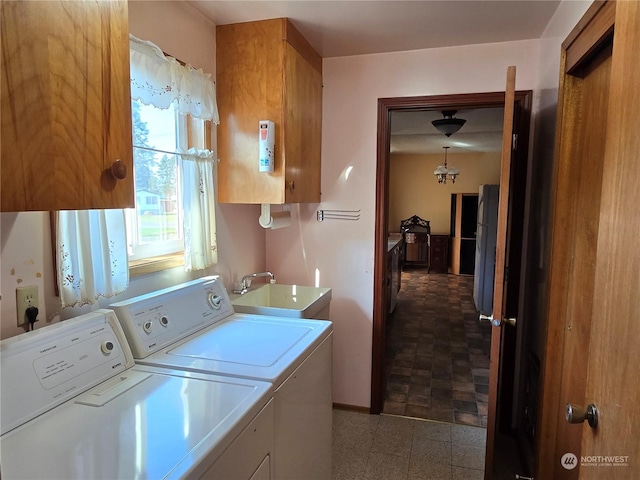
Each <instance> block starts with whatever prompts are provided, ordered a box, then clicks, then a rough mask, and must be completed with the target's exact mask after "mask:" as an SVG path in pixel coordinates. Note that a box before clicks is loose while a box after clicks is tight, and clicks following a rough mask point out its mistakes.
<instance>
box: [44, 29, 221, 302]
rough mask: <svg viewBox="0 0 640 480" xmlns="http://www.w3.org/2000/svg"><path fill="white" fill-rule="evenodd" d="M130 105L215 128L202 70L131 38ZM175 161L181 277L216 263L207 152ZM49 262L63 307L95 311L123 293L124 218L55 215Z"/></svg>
mask: <svg viewBox="0 0 640 480" xmlns="http://www.w3.org/2000/svg"><path fill="white" fill-rule="evenodd" d="M130 53H131V97H132V99H136V100H141V101H142V102H143V103H145V104H147V105H154V106H156V107H158V108H168V107H169V105H171V103H173V102H176V104H177V105H178V108H179V111H180V113H182V114H189V115H191V116H192V117H194V118H198V119H201V120H211V121H213V122H214V123H219V117H218V107H217V105H216V92H215V85H214V83H213V82H212V81H211V80H210V78H209V77H210V76H209V75H207V74H204V73H203V72H202V70H199V69H195V68H193V67H191V66H188V65H187V66H183V65H181V64H180V63H179V62H178V61H177V60H176V59H175V58H172V57H167V56H165V55H164V54H163V53H162V51H161V50H160V49H159V48H158V47H157V46H156V45H154V44H153V43H151V42H146V41H143V40H140V39H138V38H136V37H134V36H133V35H130ZM178 154H179V155H181V158H182V162H181V163H182V167H181V168H182V172H181V177H182V192H183V197H184V198H183V213H184V216H183V218H184V232H185V249H184V256H185V270H187V271H190V270H200V269H203V268H206V267H208V266H210V265H213V264H214V263H216V262H217V246H216V233H215V202H214V198H215V192H214V182H213V170H214V162H213V152H210V151H209V150H197V149H190V150H189V151H188V152H180V153H178ZM56 242H57V243H56V257H57V277H58V287H59V290H60V300H61V303H62V306H63V307H71V306H81V305H86V304H92V303H95V302H96V301H97V300H99V299H100V298H108V297H112V296H114V295H117V294H118V293H121V292H123V291H124V290H126V289H127V287H128V285H129V265H128V259H127V239H126V227H125V216H124V211H123V210H79V211H74V210H69V211H60V212H57V213H56Z"/></svg>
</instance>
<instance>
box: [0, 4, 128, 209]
mask: <svg viewBox="0 0 640 480" xmlns="http://www.w3.org/2000/svg"><path fill="white" fill-rule="evenodd" d="M0 9H1V11H0V18H1V30H2V48H1V50H2V78H1V79H0V83H1V84H2V87H1V88H2V100H1V101H2V103H1V110H2V112H1V117H2V127H1V128H2V130H1V135H2V137H1V138H2V144H1V147H0V149H1V170H0V175H1V184H2V195H1V197H2V203H1V204H0V210H1V211H4V212H12V211H29V210H66V209H68V210H76V209H77V210H80V209H90V208H121V207H132V206H133V205H134V191H133V153H132V147H131V99H130V96H131V95H130V84H129V28H128V12H127V2H126V0H113V1H99V2H69V1H66V2H65V1H38V2H2V3H1V5H0ZM116 160H120V161H121V163H119V164H118V165H120V166H121V165H122V164H124V166H126V170H127V172H126V177H125V178H124V179H121V180H116V178H115V177H114V175H112V173H111V166H112V164H113V163H114V162H115V161H116Z"/></svg>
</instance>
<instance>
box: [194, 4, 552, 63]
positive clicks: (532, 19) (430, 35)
mask: <svg viewBox="0 0 640 480" xmlns="http://www.w3.org/2000/svg"><path fill="white" fill-rule="evenodd" d="M183 1H186V2H187V3H189V4H190V5H192V6H193V7H194V8H196V9H197V10H198V11H200V13H202V14H203V15H204V16H205V17H207V18H208V19H210V20H211V21H212V22H213V23H215V24H216V25H225V24H229V23H238V22H248V21H252V20H264V19H267V18H278V17H289V18H290V19H291V21H292V22H293V24H294V25H295V26H296V28H298V30H300V33H302V34H303V35H304V36H305V38H306V39H307V40H308V41H309V42H310V43H311V44H312V45H313V46H314V48H315V49H316V50H317V51H318V53H320V55H321V56H322V57H324V58H328V57H343V56H349V55H363V54H369V53H382V52H398V51H403V50H417V49H423V48H437V47H450V46H457V45H472V44H476V43H495V42H508V41H514V40H527V39H535V38H540V37H541V35H542V33H543V31H544V29H545V27H546V26H547V24H548V23H549V20H550V19H551V17H552V16H553V14H554V13H555V11H556V9H557V8H558V5H559V4H560V1H559V0H471V1H465V0H448V1H438V0H417V1H403V0H395V1H389V0H386V1H385V0H379V1H369V0H352V1H333V0H323V1H322V0H321V1H317V0H299V1H295V0H294V1H291V0H290V1H268V0H262V1H243V0H232V1H216V0H183Z"/></svg>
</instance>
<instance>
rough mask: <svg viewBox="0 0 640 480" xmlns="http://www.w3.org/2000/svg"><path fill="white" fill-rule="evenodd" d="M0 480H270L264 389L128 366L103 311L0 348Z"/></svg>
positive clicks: (269, 422) (121, 341)
mask: <svg viewBox="0 0 640 480" xmlns="http://www.w3.org/2000/svg"><path fill="white" fill-rule="evenodd" d="M0 360H1V362H2V377H1V385H0V386H1V400H2V409H1V417H0V428H1V436H0V468H1V471H0V475H1V477H2V478H4V479H5V480H10V479H18V478H23V479H31V480H33V479H89V478H91V479H125V478H128V479H133V478H136V479H159V478H186V477H189V478H201V477H208V478H224V479H228V478H235V479H243V480H248V479H257V478H260V479H269V478H274V471H273V461H272V452H273V448H274V447H273V415H274V412H273V402H272V400H271V397H272V395H273V392H272V386H271V385H270V384H269V383H265V382H259V381H253V380H245V379H232V378H229V377H220V376H215V375H209V374H202V373H192V372H185V371H182V370H170V369H166V368H163V369H160V368H154V367H145V366H135V364H134V360H133V356H132V355H131V351H130V349H129V347H128V345H127V341H126V339H125V337H124V334H123V332H122V329H121V327H120V325H119V323H118V321H117V319H116V317H115V314H114V312H112V311H110V310H98V311H97V312H94V313H91V314H87V315H82V316H80V317H77V318H75V319H71V320H66V321H64V322H61V323H58V324H54V325H51V326H47V327H43V328H41V329H38V330H36V331H32V332H28V333H25V334H22V335H19V336H16V337H13V338H9V339H7V340H3V341H2V342H1V343H0Z"/></svg>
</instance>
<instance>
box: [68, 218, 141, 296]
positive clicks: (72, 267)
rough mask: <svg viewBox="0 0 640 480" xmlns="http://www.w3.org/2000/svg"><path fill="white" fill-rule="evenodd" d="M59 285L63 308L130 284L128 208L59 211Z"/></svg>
mask: <svg viewBox="0 0 640 480" xmlns="http://www.w3.org/2000/svg"><path fill="white" fill-rule="evenodd" d="M56 239H57V245H56V259H57V270H58V271H57V276H58V288H59V290H60V301H61V303H62V306H63V307H74V306H82V305H87V304H92V303H95V302H96V301H97V300H98V299H100V298H108V297H112V296H114V295H117V294H118V293H121V292H123V291H125V290H126V289H127V287H128V285H129V265H128V263H127V234H126V230H125V222H124V210H65V211H60V212H57V213H56Z"/></svg>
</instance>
